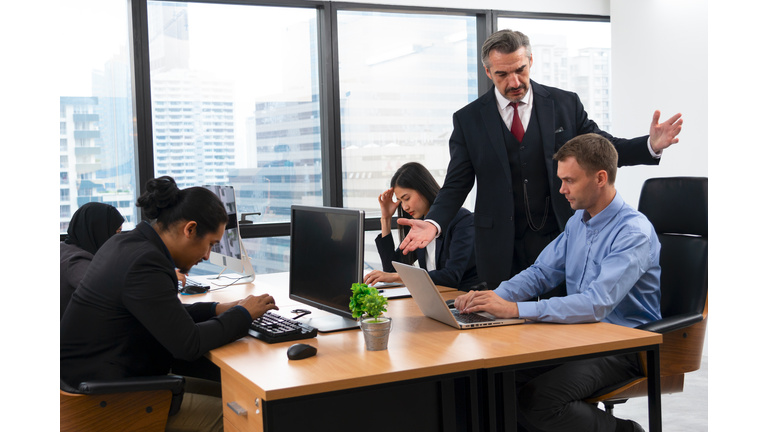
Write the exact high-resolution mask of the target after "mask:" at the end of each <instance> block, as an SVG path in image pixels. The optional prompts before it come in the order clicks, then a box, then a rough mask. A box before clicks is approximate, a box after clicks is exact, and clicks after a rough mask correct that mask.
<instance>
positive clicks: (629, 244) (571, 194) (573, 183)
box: [455, 134, 661, 432]
mask: <svg viewBox="0 0 768 432" xmlns="http://www.w3.org/2000/svg"><path fill="white" fill-rule="evenodd" d="M554 159H555V160H557V161H558V168H557V176H558V177H559V178H560V179H561V180H562V187H561V188H560V193H561V194H563V195H565V198H566V199H567V200H568V202H569V203H570V205H571V208H573V209H574V210H577V211H576V213H575V214H574V215H573V216H572V217H571V218H570V219H569V220H568V223H567V224H566V226H565V231H564V232H563V233H562V234H560V236H558V237H557V238H556V239H555V240H553V241H552V243H550V244H549V245H548V246H547V247H546V248H545V249H544V250H543V251H542V252H541V254H540V255H539V257H538V259H537V260H536V262H535V263H534V264H533V265H532V266H531V267H529V268H528V269H526V270H524V271H523V272H521V273H519V274H518V275H516V276H515V277H513V278H512V279H510V280H508V281H505V282H502V283H501V285H499V287H498V288H497V289H496V290H494V291H470V292H469V293H467V294H465V295H462V296H460V297H458V298H457V299H456V302H455V307H456V308H457V309H458V310H460V311H462V312H465V313H471V312H478V311H486V312H490V313H491V314H493V315H495V316H497V317H501V318H517V317H520V318H526V319H530V320H534V321H540V322H554V323H588V322H598V321H603V322H608V323H613V324H617V325H622V326H625V327H637V326H638V325H641V324H645V323H647V322H651V321H655V320H658V319H661V313H660V312H659V302H660V299H661V292H660V290H659V278H660V276H661V268H660V267H659V251H660V249H661V246H660V244H659V240H658V238H657V237H656V232H655V231H654V229H653V225H651V223H650V222H649V221H648V219H647V218H646V217H645V216H644V215H643V214H642V213H640V212H638V211H637V210H635V209H633V208H632V207H631V206H629V205H628V204H627V203H625V202H624V200H623V199H622V198H621V196H620V195H619V194H618V193H617V192H616V188H615V186H614V182H615V180H616V171H617V160H618V155H617V153H616V149H615V148H614V147H613V146H612V145H611V143H610V141H608V140H607V139H605V138H604V137H602V136H600V135H597V134H587V135H581V136H578V137H576V138H574V139H572V140H570V141H569V142H568V143H566V144H565V145H564V146H563V147H562V148H561V149H560V150H558V152H557V153H556V154H555V155H554ZM562 281H565V282H566V287H567V292H568V295H567V296H565V297H553V298H550V299H547V300H542V301H539V302H537V301H535V299H536V297H537V296H539V295H541V294H543V293H545V292H547V291H549V290H551V289H553V288H554V287H557V285H558V284H560V283H561V282H562ZM517 375H518V389H519V391H518V404H519V405H518V407H519V412H520V413H521V414H522V416H520V417H521V423H522V424H523V426H524V427H525V428H527V429H528V430H529V431H537V430H542V431H576V430H584V431H606V432H613V431H633V432H634V431H641V430H642V428H641V427H640V425H638V424H637V423H635V422H633V421H631V420H621V419H616V418H614V417H613V416H610V415H608V414H606V413H605V412H604V411H601V410H599V409H597V408H596V407H595V406H593V405H591V404H588V403H585V402H582V400H583V399H584V398H586V397H588V396H590V395H591V394H592V393H594V392H595V391H597V390H599V389H601V388H603V387H606V386H609V385H612V384H615V383H618V382H621V381H624V380H626V379H628V378H631V377H633V376H640V375H642V374H641V372H640V370H639V367H638V363H637V356H636V355H622V356H613V357H607V358H600V359H590V360H583V361H576V362H569V363H565V364H562V365H556V366H550V367H544V368H537V369H532V370H529V371H523V372H519V373H518V374H517Z"/></svg>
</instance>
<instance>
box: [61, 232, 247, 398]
mask: <svg viewBox="0 0 768 432" xmlns="http://www.w3.org/2000/svg"><path fill="white" fill-rule="evenodd" d="M177 283H178V281H177V279H176V271H175V266H174V263H173V259H172V258H171V255H170V253H169V252H168V249H167V248H166V247H165V244H164V243H163V241H162V239H161V238H160V236H159V235H158V234H157V233H156V232H155V230H154V229H153V228H152V227H151V226H150V225H149V224H148V223H146V222H143V223H140V224H139V225H138V226H137V227H136V229H134V230H132V231H130V232H128V233H124V234H118V235H115V236H113V237H112V238H110V239H109V240H108V241H107V242H106V243H104V245H103V246H102V247H101V248H100V249H99V251H98V252H97V253H96V255H95V256H94V258H93V261H91V265H90V266H89V267H88V270H87V271H86V273H85V276H84V277H83V280H82V282H80V285H78V287H77V289H76V290H75V292H74V294H73V295H72V300H71V301H70V303H69V306H68V307H67V309H66V311H65V312H64V316H63V317H62V319H61V327H60V328H61V347H60V348H61V351H60V361H61V364H60V365H61V370H60V373H61V379H62V380H63V381H64V382H66V383H67V384H69V385H72V386H75V387H76V386H77V385H78V384H79V383H80V382H83V381H86V380H95V379H119V378H126V377H133V376H152V375H165V374H167V373H168V371H169V370H170V367H171V361H172V359H173V358H174V357H175V358H179V359H182V360H194V359H197V358H199V357H201V356H202V355H203V354H205V353H206V352H208V351H209V350H211V349H213V348H217V347H219V346H221V345H224V344H226V343H229V342H232V341H234V340H236V339H239V338H241V337H243V336H245V335H246V334H247V333H248V327H249V326H250V324H251V319H250V315H249V314H247V311H246V310H245V309H244V308H242V307H234V308H231V309H230V310H228V311H226V312H224V313H223V314H221V315H219V316H216V314H215V305H216V303H196V304H193V305H184V304H182V303H181V302H180V301H179V298H178V287H177Z"/></svg>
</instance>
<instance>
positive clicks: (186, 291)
mask: <svg viewBox="0 0 768 432" xmlns="http://www.w3.org/2000/svg"><path fill="white" fill-rule="evenodd" d="M209 289H210V287H207V286H197V285H186V286H185V287H184V288H182V289H181V291H180V292H181V294H182V295H195V294H204V293H207V292H208V290H209Z"/></svg>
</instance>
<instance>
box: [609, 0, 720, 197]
mask: <svg viewBox="0 0 768 432" xmlns="http://www.w3.org/2000/svg"><path fill="white" fill-rule="evenodd" d="M611 55H612V63H611V66H612V69H613V70H612V80H613V83H612V89H611V95H612V101H611V102H612V115H613V125H614V126H613V134H614V135H616V136H621V137H634V136H639V135H643V134H647V133H648V130H649V126H650V123H651V116H652V115H653V112H654V110H657V109H658V110H660V111H661V119H662V120H667V119H668V118H669V117H671V116H672V115H673V114H675V113H678V112H679V113H682V114H683V130H682V132H681V134H680V135H679V138H680V142H679V143H678V144H675V145H673V146H672V147H671V148H669V149H667V150H665V151H664V154H663V156H662V159H661V163H660V164H659V166H657V167H651V166H642V167H625V168H621V169H620V170H619V174H618V177H617V181H616V186H617V189H618V190H619V192H620V193H621V194H622V196H623V197H624V199H625V200H626V201H627V202H629V203H630V204H632V205H634V206H637V202H638V198H639V196H640V188H641V187H642V184H643V181H645V179H647V178H650V177H669V176H701V177H707V176H708V174H707V172H708V171H707V144H708V136H709V135H708V126H707V99H708V98H707V75H708V74H707V3H706V2H703V1H701V0H675V1H669V0H646V1H635V0H611Z"/></svg>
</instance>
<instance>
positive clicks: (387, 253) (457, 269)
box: [364, 162, 480, 290]
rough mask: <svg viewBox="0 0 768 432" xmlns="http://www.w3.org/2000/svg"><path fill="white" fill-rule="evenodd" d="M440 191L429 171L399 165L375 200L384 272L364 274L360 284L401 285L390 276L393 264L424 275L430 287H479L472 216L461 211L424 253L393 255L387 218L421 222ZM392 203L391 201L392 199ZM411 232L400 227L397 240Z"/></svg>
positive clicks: (396, 251)
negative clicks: (417, 269)
mask: <svg viewBox="0 0 768 432" xmlns="http://www.w3.org/2000/svg"><path fill="white" fill-rule="evenodd" d="M439 190H440V186H439V185H438V184H437V182H436V181H435V178H434V177H432V174H430V172H429V170H427V169H426V168H425V167H424V166H423V165H421V164H420V163H417V162H409V163H406V164H403V166H401V167H400V168H399V169H398V170H397V171H396V172H395V175H393V176H392V180H391V182H390V188H389V189H387V190H386V191H384V192H383V193H382V194H381V195H379V207H380V208H381V234H380V235H379V236H378V237H376V248H377V249H378V251H379V256H380V257H381V264H382V266H383V269H384V270H383V271H380V270H374V271H372V272H370V273H368V274H367V275H366V276H365V278H364V281H365V283H367V284H369V285H372V284H375V283H377V282H402V280H400V276H398V274H397V272H395V268H394V266H393V265H392V261H397V262H402V263H406V264H414V263H415V262H417V261H418V263H419V266H420V267H421V268H424V269H426V270H427V271H428V272H429V276H430V277H431V278H432V281H433V282H434V283H435V285H443V286H447V287H451V288H458V289H461V290H468V289H469V287H471V286H472V285H476V284H477V283H479V282H480V281H479V280H478V279H477V269H476V268H475V232H474V227H473V216H472V212H470V211H469V210H467V209H465V208H462V209H460V210H459V212H458V213H457V214H456V217H455V218H454V219H453V220H452V221H451V223H450V225H449V226H448V227H447V229H444V230H443V234H442V235H441V236H440V237H438V238H436V239H435V240H433V241H432V243H430V244H429V245H428V246H427V247H425V248H423V249H418V250H416V251H414V252H411V253H409V254H407V255H403V253H402V252H401V251H400V249H395V243H394V240H393V239H392V233H391V226H392V215H393V214H394V213H395V211H397V213H398V217H401V218H409V219H411V218H412V219H424V216H426V215H427V213H429V208H430V207H431V206H432V203H433V202H434V201H435V197H437V192H438V191H439ZM393 197H394V198H395V199H396V201H393V200H392V198H393ZM409 229H410V227H409V226H407V225H399V226H398V233H399V235H400V239H403V238H405V236H406V235H408V231H409Z"/></svg>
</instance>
